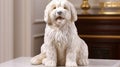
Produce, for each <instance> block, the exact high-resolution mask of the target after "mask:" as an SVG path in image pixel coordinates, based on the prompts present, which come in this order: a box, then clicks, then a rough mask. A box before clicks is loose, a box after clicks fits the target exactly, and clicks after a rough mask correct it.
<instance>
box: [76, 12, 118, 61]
mask: <svg viewBox="0 0 120 67" xmlns="http://www.w3.org/2000/svg"><path fill="white" fill-rule="evenodd" d="M75 24H76V26H77V29H78V34H79V35H80V37H81V38H82V39H84V40H85V42H86V43H87V44H88V48H89V58H97V59H120V15H101V14H94V15H93V14H89V15H87V14H86V15H83V14H78V20H77V21H76V23H75Z"/></svg>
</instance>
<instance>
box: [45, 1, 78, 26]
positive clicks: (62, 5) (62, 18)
mask: <svg viewBox="0 0 120 67" xmlns="http://www.w3.org/2000/svg"><path fill="white" fill-rule="evenodd" d="M44 20H45V22H46V23H48V25H57V26H60V25H64V24H65V23H66V21H70V22H74V21H76V20H77V12H76V10H75V8H74V6H73V5H72V4H71V3H70V2H69V1H68V0H52V1H51V2H50V3H49V4H48V5H47V6H46V9H45V15H44Z"/></svg>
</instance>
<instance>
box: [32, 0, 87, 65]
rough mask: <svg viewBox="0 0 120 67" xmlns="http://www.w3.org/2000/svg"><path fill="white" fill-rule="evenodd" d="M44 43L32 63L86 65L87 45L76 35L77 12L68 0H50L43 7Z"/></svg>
mask: <svg viewBox="0 0 120 67" xmlns="http://www.w3.org/2000/svg"><path fill="white" fill-rule="evenodd" d="M44 20H45V22H46V23H47V24H46V28H45V37H44V44H43V45H42V47H41V53H40V54H39V55H37V56H35V57H33V58H32V60H31V63H32V64H41V63H42V64H44V65H45V66H57V65H65V66H78V65H88V63H89V62H88V47H87V45H86V43H85V42H84V41H83V40H82V39H81V38H80V37H79V36H78V34H77V29H76V26H75V24H74V22H75V21H76V20H77V12H76V10H75V8H74V6H73V5H72V4H71V3H70V2H69V1H68V0H52V1H51V2H50V3H49V4H48V5H47V7H46V9H45V16H44Z"/></svg>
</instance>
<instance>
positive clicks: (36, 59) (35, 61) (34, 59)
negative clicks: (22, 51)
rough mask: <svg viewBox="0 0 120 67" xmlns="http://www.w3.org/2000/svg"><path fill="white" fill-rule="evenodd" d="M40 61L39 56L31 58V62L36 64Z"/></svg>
mask: <svg viewBox="0 0 120 67" xmlns="http://www.w3.org/2000/svg"><path fill="white" fill-rule="evenodd" d="M41 63H42V60H41V59H40V58H39V56H35V57H33V58H32V59H31V64H34V65H38V64H41Z"/></svg>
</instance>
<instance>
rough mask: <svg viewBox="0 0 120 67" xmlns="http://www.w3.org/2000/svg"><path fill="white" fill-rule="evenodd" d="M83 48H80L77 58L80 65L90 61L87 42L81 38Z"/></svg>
mask: <svg viewBox="0 0 120 67" xmlns="http://www.w3.org/2000/svg"><path fill="white" fill-rule="evenodd" d="M81 44H82V45H81V48H80V50H79V53H78V60H77V63H78V65H80V66H86V65H88V64H89V61H88V47H87V44H86V43H85V42H84V41H83V40H81Z"/></svg>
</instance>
